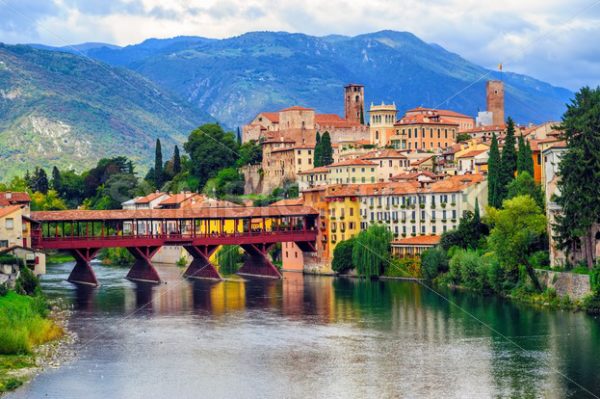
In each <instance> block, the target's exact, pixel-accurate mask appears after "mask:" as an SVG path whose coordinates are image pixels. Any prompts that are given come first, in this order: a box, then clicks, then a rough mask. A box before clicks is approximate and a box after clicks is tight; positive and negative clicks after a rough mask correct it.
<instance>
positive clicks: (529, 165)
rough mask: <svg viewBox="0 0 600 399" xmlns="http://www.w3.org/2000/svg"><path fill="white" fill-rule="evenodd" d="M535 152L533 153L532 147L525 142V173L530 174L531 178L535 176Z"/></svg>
mask: <svg viewBox="0 0 600 399" xmlns="http://www.w3.org/2000/svg"><path fill="white" fill-rule="evenodd" d="M533 169H534V168H533V151H531V145H530V144H529V141H527V142H525V168H524V171H525V172H528V173H529V174H530V175H531V176H534V170H533Z"/></svg>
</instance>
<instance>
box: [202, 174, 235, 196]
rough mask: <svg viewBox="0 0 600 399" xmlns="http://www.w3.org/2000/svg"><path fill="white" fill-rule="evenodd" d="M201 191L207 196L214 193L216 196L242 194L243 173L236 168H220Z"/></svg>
mask: <svg viewBox="0 0 600 399" xmlns="http://www.w3.org/2000/svg"><path fill="white" fill-rule="evenodd" d="M202 192H203V193H204V194H205V195H207V196H209V197H212V196H213V195H215V194H216V196H217V197H218V198H221V197H223V196H225V195H242V194H244V175H242V174H241V173H240V172H239V171H238V170H237V169H236V168H225V169H221V170H220V171H219V172H218V173H217V175H216V176H215V177H213V178H212V179H210V180H208V181H207V182H206V184H205V185H204V189H203V190H202Z"/></svg>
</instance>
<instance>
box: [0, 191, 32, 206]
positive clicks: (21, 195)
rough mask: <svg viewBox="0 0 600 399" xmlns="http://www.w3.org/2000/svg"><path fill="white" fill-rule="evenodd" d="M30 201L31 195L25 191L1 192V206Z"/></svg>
mask: <svg viewBox="0 0 600 399" xmlns="http://www.w3.org/2000/svg"><path fill="white" fill-rule="evenodd" d="M28 202H31V197H29V194H28V193H25V192H19V191H17V192H12V191H6V192H2V193H0V205H1V206H6V205H14V204H23V203H28Z"/></svg>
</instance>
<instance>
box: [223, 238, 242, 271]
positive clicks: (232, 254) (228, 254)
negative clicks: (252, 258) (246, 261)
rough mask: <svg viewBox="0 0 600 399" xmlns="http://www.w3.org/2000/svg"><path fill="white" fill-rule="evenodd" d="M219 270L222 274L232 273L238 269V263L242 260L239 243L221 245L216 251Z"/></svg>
mask: <svg viewBox="0 0 600 399" xmlns="http://www.w3.org/2000/svg"><path fill="white" fill-rule="evenodd" d="M217 261H218V263H219V270H220V271H221V273H223V274H233V273H235V272H237V271H238V266H239V263H240V262H241V261H242V255H241V254H240V247H239V245H223V246H222V247H221V249H220V250H219V252H217Z"/></svg>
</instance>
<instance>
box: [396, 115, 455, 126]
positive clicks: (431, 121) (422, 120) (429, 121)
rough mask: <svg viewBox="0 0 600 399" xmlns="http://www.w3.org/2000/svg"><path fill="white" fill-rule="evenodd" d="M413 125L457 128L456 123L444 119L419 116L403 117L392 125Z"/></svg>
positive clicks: (433, 116) (432, 116)
mask: <svg viewBox="0 0 600 399" xmlns="http://www.w3.org/2000/svg"><path fill="white" fill-rule="evenodd" d="M414 124H421V125H452V126H458V123H455V122H451V121H448V120H445V119H444V118H441V117H439V116H437V115H421V114H417V115H410V116H404V117H403V118H402V119H400V120H399V121H397V122H396V123H394V126H402V125H414Z"/></svg>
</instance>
